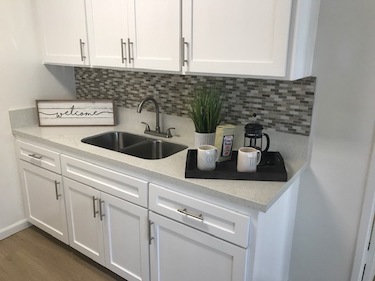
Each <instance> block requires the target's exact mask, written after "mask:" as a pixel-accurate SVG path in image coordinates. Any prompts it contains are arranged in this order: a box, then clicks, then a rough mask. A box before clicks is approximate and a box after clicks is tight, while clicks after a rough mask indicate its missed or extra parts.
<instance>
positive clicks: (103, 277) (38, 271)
mask: <svg viewBox="0 0 375 281" xmlns="http://www.w3.org/2000/svg"><path fill="white" fill-rule="evenodd" d="M67 280H68V281H69V280H71V281H81V280H82V281H109V280H121V281H123V280H125V279H122V278H120V277H119V276H117V275H115V274H114V273H112V272H110V271H108V270H107V269H105V268H104V267H101V266H100V265H98V264H96V263H95V262H93V261H92V260H90V259H88V258H86V257H84V256H83V255H81V254H80V253H78V252H77V251H75V250H73V249H71V248H70V247H69V246H67V245H65V244H63V243H61V242H60V241H57V240H56V239H54V238H52V237H50V236H49V235H48V234H45V233H43V232H42V231H40V230H39V229H37V228H35V227H29V228H27V229H25V230H23V231H21V232H19V233H17V234H14V235H12V236H10V237H8V238H6V239H4V240H1V241H0V281H67Z"/></svg>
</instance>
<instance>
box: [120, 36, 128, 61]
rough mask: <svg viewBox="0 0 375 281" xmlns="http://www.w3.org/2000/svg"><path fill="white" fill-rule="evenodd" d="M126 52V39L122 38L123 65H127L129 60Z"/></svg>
mask: <svg viewBox="0 0 375 281" xmlns="http://www.w3.org/2000/svg"><path fill="white" fill-rule="evenodd" d="M125 50H126V43H125V42H124V39H122V38H121V62H122V63H125V62H126V60H127V57H126V52H125Z"/></svg>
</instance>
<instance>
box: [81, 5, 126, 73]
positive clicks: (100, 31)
mask: <svg viewBox="0 0 375 281" xmlns="http://www.w3.org/2000/svg"><path fill="white" fill-rule="evenodd" d="M128 2H129V1H128V0H111V1H103V0H89V1H87V21H88V33H89V38H90V56H91V64H92V65H94V66H113V67H128V66H129V63H128V56H129V55H128V48H127V44H128V38H129V26H128V10H129V8H128Z"/></svg>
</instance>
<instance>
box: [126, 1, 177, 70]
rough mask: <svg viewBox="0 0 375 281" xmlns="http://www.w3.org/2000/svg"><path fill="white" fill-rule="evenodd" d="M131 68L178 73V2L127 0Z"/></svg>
mask: <svg viewBox="0 0 375 281" xmlns="http://www.w3.org/2000/svg"><path fill="white" fill-rule="evenodd" d="M129 8H130V13H129V26H130V46H129V47H130V54H129V55H130V58H129V59H130V62H131V63H132V66H133V67H134V68H142V69H156V70H168V71H180V70H181V55H180V54H181V1H180V0H177V1H176V0H129Z"/></svg>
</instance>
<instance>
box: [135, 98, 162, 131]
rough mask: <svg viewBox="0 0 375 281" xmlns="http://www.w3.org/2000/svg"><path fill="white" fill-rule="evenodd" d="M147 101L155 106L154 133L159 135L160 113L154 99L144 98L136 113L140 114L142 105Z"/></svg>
mask: <svg viewBox="0 0 375 281" xmlns="http://www.w3.org/2000/svg"><path fill="white" fill-rule="evenodd" d="M147 101H152V102H153V103H154V105H155V112H156V126H155V131H156V132H157V133H160V119H159V113H160V109H159V104H158V102H157V101H156V99H154V98H153V97H146V98H144V99H143V100H142V101H141V102H140V103H139V105H138V108H137V112H138V113H141V112H142V108H143V105H144V104H145V102H147Z"/></svg>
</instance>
